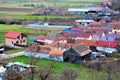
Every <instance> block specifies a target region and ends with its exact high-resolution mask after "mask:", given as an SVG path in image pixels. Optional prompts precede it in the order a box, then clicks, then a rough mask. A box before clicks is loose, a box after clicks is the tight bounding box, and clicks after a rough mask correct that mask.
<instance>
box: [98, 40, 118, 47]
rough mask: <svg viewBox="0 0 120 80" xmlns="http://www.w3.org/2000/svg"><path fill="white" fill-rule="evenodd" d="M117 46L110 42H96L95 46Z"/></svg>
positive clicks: (115, 43)
mask: <svg viewBox="0 0 120 80" xmlns="http://www.w3.org/2000/svg"><path fill="white" fill-rule="evenodd" d="M117 45H118V43H117V42H110V41H97V46H101V47H109V48H115V47H116V46H117Z"/></svg>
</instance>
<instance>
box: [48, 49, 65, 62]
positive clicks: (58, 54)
mask: <svg viewBox="0 0 120 80" xmlns="http://www.w3.org/2000/svg"><path fill="white" fill-rule="evenodd" d="M63 53H64V50H60V49H52V50H51V51H50V53H49V54H50V59H52V60H56V61H63Z"/></svg>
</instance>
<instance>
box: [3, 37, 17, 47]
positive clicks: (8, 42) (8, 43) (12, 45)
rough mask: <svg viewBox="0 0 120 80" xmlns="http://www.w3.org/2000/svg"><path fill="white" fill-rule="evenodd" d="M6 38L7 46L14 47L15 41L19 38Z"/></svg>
mask: <svg viewBox="0 0 120 80" xmlns="http://www.w3.org/2000/svg"><path fill="white" fill-rule="evenodd" d="M5 40H6V45H7V46H11V47H14V43H16V40H17V39H10V38H5Z"/></svg>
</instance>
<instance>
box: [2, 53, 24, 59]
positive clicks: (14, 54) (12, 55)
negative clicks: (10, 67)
mask: <svg viewBox="0 0 120 80" xmlns="http://www.w3.org/2000/svg"><path fill="white" fill-rule="evenodd" d="M23 55H24V51H22V52H18V53H13V54H9V55H6V54H0V60H4V59H11V58H15V57H19V56H23Z"/></svg>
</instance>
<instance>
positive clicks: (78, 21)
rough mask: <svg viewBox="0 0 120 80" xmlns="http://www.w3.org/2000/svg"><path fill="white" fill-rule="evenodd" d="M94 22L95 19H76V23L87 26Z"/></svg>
mask: <svg viewBox="0 0 120 80" xmlns="http://www.w3.org/2000/svg"><path fill="white" fill-rule="evenodd" d="M92 22H94V20H76V25H77V26H82V27H86V26H88V25H91V23H92Z"/></svg>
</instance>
